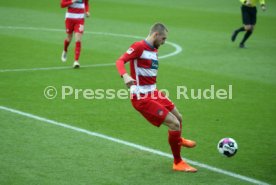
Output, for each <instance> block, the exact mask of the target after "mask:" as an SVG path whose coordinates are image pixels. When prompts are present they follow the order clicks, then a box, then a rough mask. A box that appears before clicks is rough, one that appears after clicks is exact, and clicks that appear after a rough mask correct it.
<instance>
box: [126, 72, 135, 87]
mask: <svg viewBox="0 0 276 185" xmlns="http://www.w3.org/2000/svg"><path fill="white" fill-rule="evenodd" d="M123 79H124V82H125V84H126V86H127V87H130V86H132V85H134V82H135V80H134V79H133V78H131V76H129V75H128V74H127V73H125V74H124V75H123Z"/></svg>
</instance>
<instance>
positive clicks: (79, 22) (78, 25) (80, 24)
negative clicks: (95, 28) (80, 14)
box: [65, 18, 84, 34]
mask: <svg viewBox="0 0 276 185" xmlns="http://www.w3.org/2000/svg"><path fill="white" fill-rule="evenodd" d="M65 27H66V33H67V34H72V33H73V32H75V33H83V31H84V19H68V18H67V19H65Z"/></svg>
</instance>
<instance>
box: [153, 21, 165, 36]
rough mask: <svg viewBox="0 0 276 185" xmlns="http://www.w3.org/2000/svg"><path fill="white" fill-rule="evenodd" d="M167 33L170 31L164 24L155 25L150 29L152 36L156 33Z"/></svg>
mask: <svg viewBox="0 0 276 185" xmlns="http://www.w3.org/2000/svg"><path fill="white" fill-rule="evenodd" d="M165 31H166V32H169V31H168V29H167V28H166V26H165V25H164V24H162V23H155V24H154V25H152V27H151V28H150V35H152V34H153V33H154V32H158V33H164V32H165Z"/></svg>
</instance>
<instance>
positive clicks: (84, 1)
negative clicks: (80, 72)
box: [60, 0, 90, 68]
mask: <svg viewBox="0 0 276 185" xmlns="http://www.w3.org/2000/svg"><path fill="white" fill-rule="evenodd" d="M60 5H61V7H62V8H66V7H67V12H66V15H65V27H66V33H67V37H66V39H65V40H64V49H63V51H62V55H61V60H62V62H66V60H67V49H68V46H69V44H70V42H71V40H72V37H73V32H74V33H75V41H76V45H75V62H74V64H73V67H74V68H79V67H80V64H79V57H80V52H81V37H82V34H83V32H84V18H85V17H89V15H90V13H89V3H88V0H61V3H60Z"/></svg>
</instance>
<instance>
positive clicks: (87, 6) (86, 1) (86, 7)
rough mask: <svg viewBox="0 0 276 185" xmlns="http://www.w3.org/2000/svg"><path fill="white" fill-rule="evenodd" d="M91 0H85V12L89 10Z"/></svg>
mask: <svg viewBox="0 0 276 185" xmlns="http://www.w3.org/2000/svg"><path fill="white" fill-rule="evenodd" d="M88 1H89V0H84V7H85V12H89V2H88Z"/></svg>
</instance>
